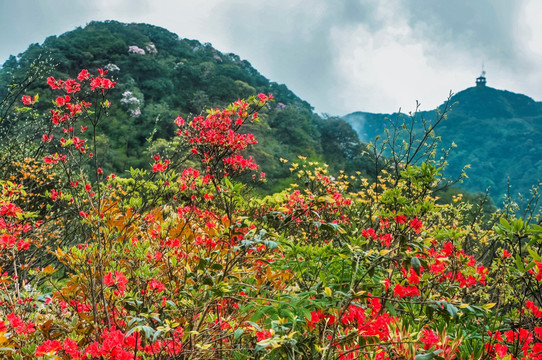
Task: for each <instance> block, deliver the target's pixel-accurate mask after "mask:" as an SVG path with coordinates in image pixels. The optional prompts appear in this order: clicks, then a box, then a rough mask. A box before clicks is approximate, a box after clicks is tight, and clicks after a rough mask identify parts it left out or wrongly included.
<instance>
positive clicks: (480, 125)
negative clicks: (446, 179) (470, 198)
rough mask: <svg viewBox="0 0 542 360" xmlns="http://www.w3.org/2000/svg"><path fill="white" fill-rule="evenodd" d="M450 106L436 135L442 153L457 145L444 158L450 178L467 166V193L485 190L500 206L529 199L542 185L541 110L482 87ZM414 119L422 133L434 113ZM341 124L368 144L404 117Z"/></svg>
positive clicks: (366, 116) (362, 117)
mask: <svg viewBox="0 0 542 360" xmlns="http://www.w3.org/2000/svg"><path fill="white" fill-rule="evenodd" d="M451 102H452V103H456V105H454V107H453V110H452V111H450V112H449V113H448V119H447V120H446V121H445V122H443V123H442V124H441V125H440V126H439V127H438V129H436V130H435V131H436V133H437V135H438V136H441V138H442V144H443V145H444V146H445V147H447V146H450V145H451V144H452V143H455V144H456V145H457V149H455V150H454V151H452V152H451V153H450V156H449V158H448V161H449V166H448V171H449V173H450V174H455V175H457V174H460V173H461V171H462V168H463V167H464V166H465V165H467V164H468V165H469V169H468V170H467V175H468V178H466V179H464V182H463V184H462V186H463V187H464V188H465V189H466V190H467V191H470V192H485V191H486V189H487V188H488V187H489V188H490V193H491V196H492V197H493V198H494V199H495V200H496V202H498V203H501V202H502V200H503V199H504V198H505V197H506V196H507V193H508V192H509V190H510V194H511V195H512V196H513V197H514V198H515V199H516V200H517V199H518V198H517V196H516V195H517V194H518V193H521V194H523V196H524V197H525V198H527V199H528V198H530V191H531V188H532V187H533V186H535V187H537V184H539V183H540V181H541V180H542V179H541V177H540V174H542V162H541V161H540V158H541V157H542V143H541V142H540V141H539V139H540V138H541V137H542V104H541V103H539V102H535V101H534V100H533V99H531V98H529V97H527V96H525V95H521V94H515V93H512V92H509V91H503V90H497V89H493V88H491V87H486V86H478V87H472V88H469V89H466V90H464V91H461V92H459V93H457V94H456V95H454V96H453V97H452V98H451ZM443 106H445V105H443ZM443 106H441V107H440V110H442V107H443ZM412 115H413V116H414V117H415V118H416V121H415V127H414V128H415V129H416V131H417V132H419V133H423V131H424V128H423V119H424V118H426V119H429V118H433V117H434V116H435V112H430V111H418V112H416V113H415V114H412ZM343 118H344V119H345V120H346V121H348V123H350V124H351V125H352V126H353V127H354V128H355V129H356V131H357V132H358V134H359V135H360V138H361V139H363V140H366V141H372V140H373V139H374V138H375V137H376V136H381V137H382V136H384V135H385V132H384V129H385V128H386V127H389V126H390V121H391V122H392V123H395V122H398V123H402V122H403V121H405V118H408V116H407V115H405V114H391V115H387V114H371V113H364V112H356V113H352V114H349V115H346V116H344V117H343ZM388 119H389V120H388ZM406 122H407V123H409V120H407V121H406ZM525 169H529V171H525ZM509 184H510V185H511V187H510V188H509V186H508V185H509ZM505 195H506V196H505Z"/></svg>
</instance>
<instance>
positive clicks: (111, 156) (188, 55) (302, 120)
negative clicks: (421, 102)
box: [0, 21, 364, 190]
mask: <svg viewBox="0 0 542 360" xmlns="http://www.w3.org/2000/svg"><path fill="white" fill-rule="evenodd" d="M33 63H34V64H36V63H37V64H38V65H39V66H42V67H44V68H45V70H44V71H43V72H42V74H41V75H42V79H41V81H35V82H34V83H33V84H32V86H31V87H30V88H29V89H27V93H31V94H34V93H39V94H40V97H41V98H42V99H47V98H50V96H49V95H50V89H49V88H48V86H47V84H46V82H45V78H46V77H47V76H54V77H55V78H66V77H74V76H76V74H77V73H78V72H79V71H80V70H81V69H83V68H88V69H94V71H95V69H97V68H104V69H107V70H108V71H109V75H111V76H112V77H113V78H114V80H115V81H117V82H118V85H117V88H116V90H115V92H114V93H112V94H111V99H112V107H111V110H110V114H111V116H110V117H109V119H108V121H107V122H106V123H103V125H102V127H101V128H100V129H99V141H100V144H101V147H103V148H107V149H108V152H107V154H108V157H107V159H106V164H105V169H106V170H109V171H115V172H118V173H122V172H123V171H125V170H126V169H128V168H129V167H130V166H133V167H145V166H148V164H149V162H150V161H151V155H152V152H153V151H154V150H158V149H159V148H160V147H161V146H163V145H164V144H165V141H164V140H170V139H171V138H172V137H173V136H174V133H175V127H174V124H173V120H174V119H175V118H176V116H177V115H182V116H184V117H186V118H190V117H191V116H194V115H199V114H200V113H201V112H202V111H203V110H204V109H206V108H209V107H218V106H224V105H226V104H228V103H231V102H233V101H236V100H237V99H239V98H246V97H249V96H251V95H256V94H258V93H270V94H272V95H273V96H274V98H275V100H276V101H275V102H273V103H271V104H270V106H269V107H268V108H266V109H263V110H264V111H263V113H262V114H260V115H261V116H260V117H261V119H262V122H260V123H259V124H255V125H254V126H253V128H252V129H251V131H252V132H254V133H255V134H256V135H257V139H258V140H259V145H258V146H257V147H256V148H255V149H254V150H253V152H252V153H253V154H254V156H255V158H256V161H257V162H258V163H260V164H261V170H262V171H264V172H266V173H267V174H268V179H269V182H268V183H267V184H266V185H265V186H266V187H267V190H271V189H273V188H275V187H281V186H282V185H284V179H285V178H286V177H287V176H288V175H289V173H290V171H289V169H288V168H289V166H284V165H283V164H282V163H281V162H280V161H279V160H280V158H286V159H295V158H296V157H297V156H298V155H303V156H306V157H308V158H309V159H312V160H321V161H324V162H327V163H329V164H331V166H332V168H333V169H349V170H354V169H356V170H363V168H364V165H363V163H362V161H361V155H360V154H361V152H362V151H361V150H362V148H361V144H360V142H359V139H358V137H357V135H356V133H355V132H354V131H353V130H352V128H351V127H350V126H349V125H348V124H346V123H345V122H344V121H343V120H342V119H338V118H328V119H323V118H321V117H320V116H318V115H317V114H315V113H314V112H313V111H312V108H311V106H310V105H309V104H308V103H307V102H305V101H303V100H301V99H300V98H298V97H297V96H296V95H295V94H294V93H293V92H291V91H290V90H289V89H288V88H287V87H286V86H285V85H281V84H277V83H274V82H270V81H269V80H268V79H266V78H265V77H264V76H262V75H261V74H260V73H259V72H258V71H257V70H256V69H254V68H253V67H252V66H251V65H250V63H248V62H247V61H246V60H242V59H240V58H239V56H237V55H235V54H231V53H230V54H224V53H221V52H220V51H218V50H217V49H215V48H213V47H212V46H211V44H208V43H206V44H202V43H200V42H199V41H196V40H187V39H181V38H179V37H178V36H177V35H176V34H173V33H171V32H169V31H167V30H165V29H163V28H159V27H156V26H151V25H146V24H124V23H119V22H113V21H108V22H91V23H90V24H88V25H87V26H86V27H84V28H77V29H76V30H73V31H70V32H68V33H65V34H63V35H61V36H58V37H57V36H51V37H49V38H47V39H46V40H45V42H44V43H43V44H41V45H39V44H33V45H31V46H30V47H29V48H28V50H27V51H25V52H24V53H22V54H19V56H18V57H15V56H11V57H10V59H9V60H7V61H6V62H5V63H4V64H3V67H2V68H1V70H0V99H2V98H5V96H6V95H7V92H8V86H9V85H10V84H12V83H17V82H18V81H22V79H23V78H24V77H25V75H26V73H27V71H28V69H29V68H30V66H31V64H33ZM44 64H46V65H44ZM47 64H49V65H47ZM49 105H50V104H45V103H43V102H42V103H38V107H39V106H41V107H42V109H44V110H45V109H47V108H48V106H49ZM148 139H151V140H152V141H148ZM162 139H163V140H162ZM149 146H150V147H151V148H150V149H149Z"/></svg>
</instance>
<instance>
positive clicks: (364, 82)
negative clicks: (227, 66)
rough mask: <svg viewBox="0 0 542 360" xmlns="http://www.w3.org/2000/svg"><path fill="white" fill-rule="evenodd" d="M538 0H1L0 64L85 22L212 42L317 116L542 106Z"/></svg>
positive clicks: (541, 7) (540, 5)
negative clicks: (514, 97)
mask: <svg viewBox="0 0 542 360" xmlns="http://www.w3.org/2000/svg"><path fill="white" fill-rule="evenodd" d="M540 14H542V1H539V0H514V1H510V0H476V1H473V0H455V1H450V0H303V1H302V0H267V1H263V0H0V39H1V41H0V63H3V62H4V61H5V60H6V59H7V58H8V57H9V55H10V54H14V55H16V54H18V53H20V52H22V51H24V50H25V49H26V48H27V47H28V45H29V44H31V43H42V42H43V41H44V40H45V38H46V37H48V36H50V35H60V34H62V33H64V32H66V31H70V30H73V29H75V28H76V27H78V26H85V25H86V24H87V23H88V22H90V21H92V20H118V21H122V22H145V23H150V24H153V25H157V26H161V27H164V28H166V29H168V30H170V31H172V32H174V33H176V34H178V35H179V36H180V37H182V38H189V39H197V40H199V41H201V42H210V43H211V44H213V46H214V47H215V48H217V49H218V50H220V51H222V52H225V53H228V52H233V53H236V54H238V55H239V56H241V58H244V59H247V60H248V61H250V63H251V64H252V65H253V66H254V67H255V68H256V69H258V70H259V71H260V72H261V73H262V74H263V75H264V76H265V77H267V78H269V79H270V80H272V81H276V82H279V83H284V84H286V85H287V86H288V87H289V88H290V89H292V90H293V91H294V92H295V93H296V94H297V95H298V96H300V97H301V98H303V99H305V100H307V101H309V102H310V103H311V104H312V105H313V106H314V107H315V110H316V111H317V112H319V113H328V114H330V115H344V114H346V113H349V112H352V111H356V110H363V111H371V112H385V113H389V112H393V111H397V110H398V109H399V108H402V109H403V110H404V111H408V110H411V109H412V108H413V107H414V104H415V102H416V100H419V101H420V102H421V104H422V108H423V109H431V108H434V107H436V106H437V105H438V104H440V103H442V101H443V100H444V99H445V98H446V97H447V95H448V93H449V92H450V91H454V92H458V91H461V90H463V89H465V88H467V87H470V86H472V85H473V84H474V80H475V78H476V77H477V76H478V75H480V72H481V70H482V64H484V67H485V70H486V72H487V80H488V86H492V87H495V88H498V89H506V90H510V91H514V92H519V93H524V94H526V95H529V96H531V97H532V98H534V99H535V100H538V101H541V100H542V21H540Z"/></svg>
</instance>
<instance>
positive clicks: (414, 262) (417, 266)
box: [410, 256, 422, 275]
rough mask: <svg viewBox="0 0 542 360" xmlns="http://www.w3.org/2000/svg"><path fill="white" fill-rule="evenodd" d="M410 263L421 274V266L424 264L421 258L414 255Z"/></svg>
mask: <svg viewBox="0 0 542 360" xmlns="http://www.w3.org/2000/svg"><path fill="white" fill-rule="evenodd" d="M410 265H412V267H413V268H414V271H416V274H418V275H420V268H421V266H422V264H421V262H420V259H418V258H417V257H416V256H414V257H412V258H411V259H410Z"/></svg>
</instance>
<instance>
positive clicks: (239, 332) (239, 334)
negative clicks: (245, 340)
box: [233, 328, 243, 340]
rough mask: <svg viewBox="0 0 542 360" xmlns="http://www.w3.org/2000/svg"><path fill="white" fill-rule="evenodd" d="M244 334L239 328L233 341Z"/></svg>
mask: <svg viewBox="0 0 542 360" xmlns="http://www.w3.org/2000/svg"><path fill="white" fill-rule="evenodd" d="M242 334H243V329H241V328H239V329H237V330H235V331H234V332H233V339H234V340H237V339H239V337H240V336H241V335H242Z"/></svg>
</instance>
